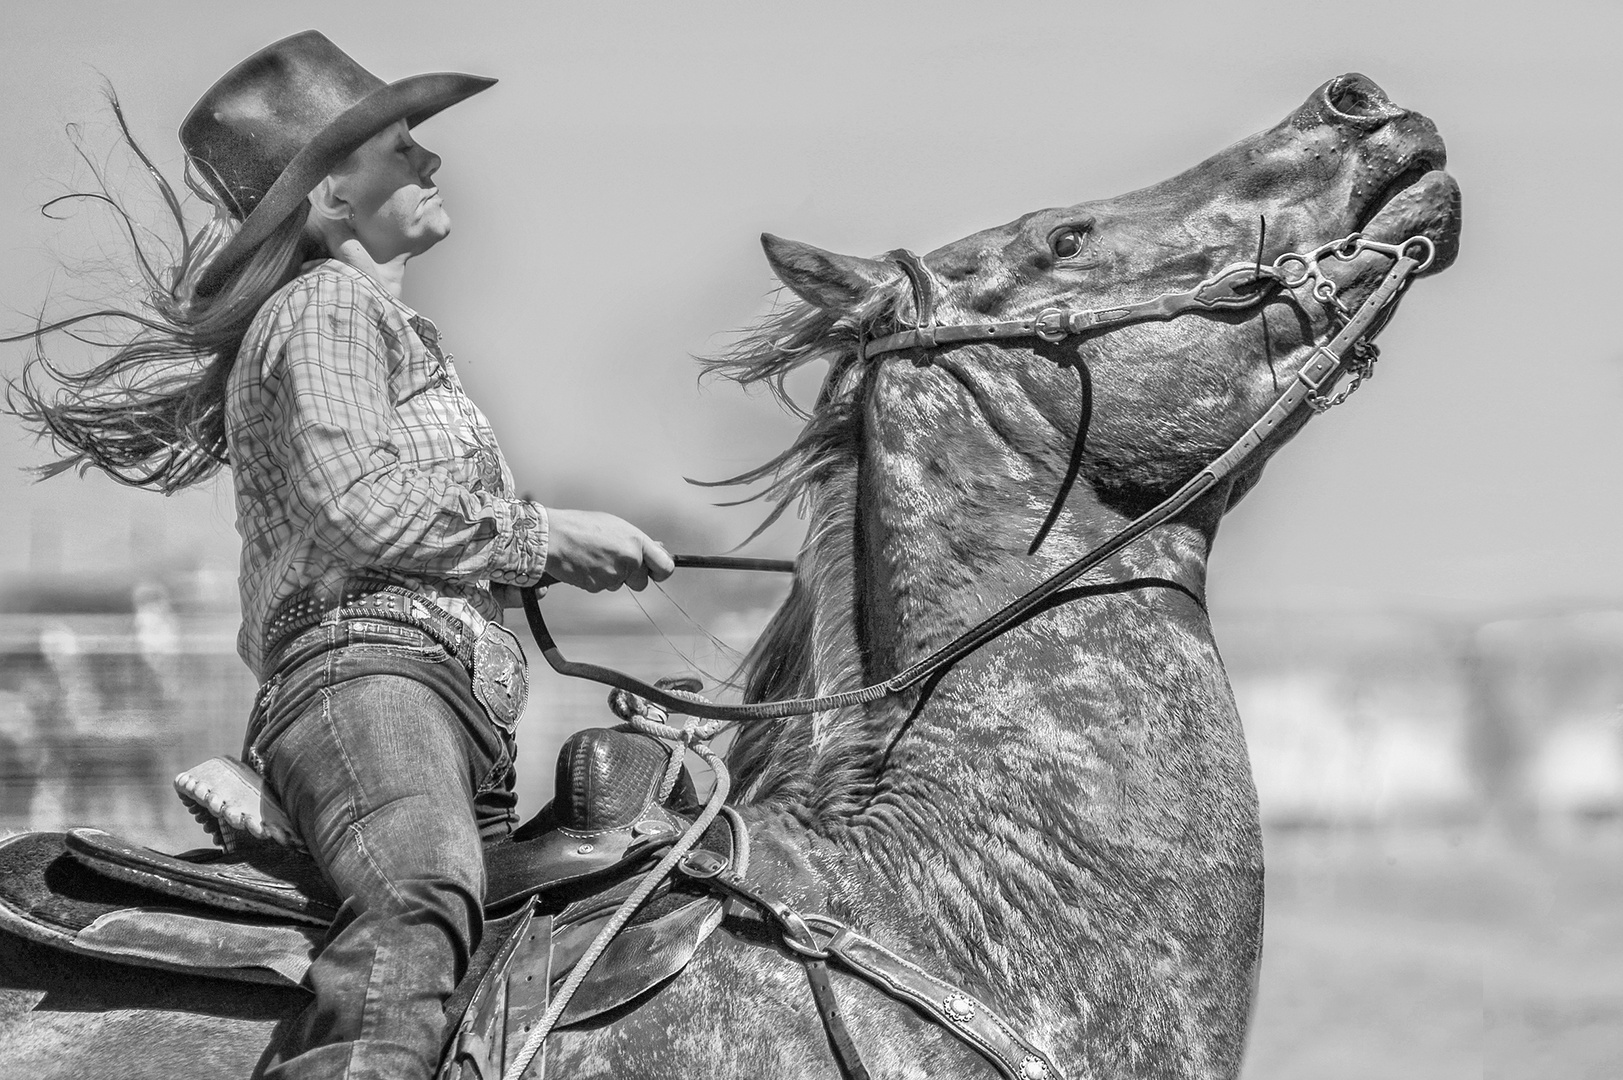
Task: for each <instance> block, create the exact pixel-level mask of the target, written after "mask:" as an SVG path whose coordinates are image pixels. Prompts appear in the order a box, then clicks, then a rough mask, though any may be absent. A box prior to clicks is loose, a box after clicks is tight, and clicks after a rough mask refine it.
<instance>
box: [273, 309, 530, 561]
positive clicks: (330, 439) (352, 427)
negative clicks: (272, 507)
mask: <svg viewBox="0 0 1623 1080" xmlns="http://www.w3.org/2000/svg"><path fill="white" fill-rule="evenodd" d="M382 314H383V313H382V304H381V302H380V301H379V300H378V299H377V298H376V297H373V296H371V295H369V294H367V293H365V292H363V291H362V290H361V289H360V288H359V287H358V286H357V285H356V283H354V282H352V281H349V280H347V279H345V278H342V277H328V278H326V280H324V281H322V282H321V283H320V284H319V285H318V286H317V287H316V288H315V289H314V290H313V291H312V293H311V294H310V295H309V297H308V302H307V303H305V304H304V305H303V307H302V310H300V309H299V308H298V307H297V306H296V305H295V306H294V307H292V308H291V309H290V310H289V312H288V315H289V317H290V319H291V327H290V332H289V333H288V336H287V337H286V339H285V341H284V343H283V345H282V348H281V350H280V351H281V355H280V357H279V360H280V363H279V364H278V365H277V367H278V376H277V377H278V380H279V382H280V386H279V387H278V391H277V393H278V397H279V398H280V399H281V402H282V406H283V411H284V415H285V417H286V420H287V431H288V438H289V447H290V451H291V458H292V460H291V462H290V464H291V473H292V487H293V498H294V501H295V504H296V505H297V506H298V507H299V508H300V510H301V512H302V513H303V514H304V515H305V520H306V521H307V522H308V523H309V525H308V527H309V528H310V530H311V532H312V536H311V540H312V541H313V542H314V543H315V545H316V546H317V547H319V548H321V549H322V550H324V551H326V552H328V553H329V554H331V555H332V556H333V557H334V558H336V559H338V560H340V561H342V562H345V563H347V564H349V565H352V566H355V567H357V568H365V567H380V568H389V569H396V570H400V571H402V572H406V573H421V574H428V575H434V576H440V577H471V578H476V579H478V578H488V579H490V580H492V581H497V582H502V583H506V584H516V585H528V584H533V583H535V582H536V581H539V580H540V578H541V575H542V572H543V570H544V568H545V566H546V561H547V540H548V529H547V514H546V511H545V509H543V508H542V507H541V505H540V504H539V503H535V502H531V501H529V500H525V499H512V498H505V497H503V496H502V495H500V494H498V493H494V492H491V491H490V490H488V488H487V487H486V486H485V485H483V484H481V483H480V478H481V477H480V470H479V467H478V464H477V463H476V461H474V460H473V459H470V458H456V457H453V458H450V459H449V460H435V461H424V460H418V459H416V458H415V457H413V456H412V455H403V454H402V453H401V449H400V446H401V443H402V441H403V439H404V438H406V437H407V436H406V435H403V434H402V433H400V432H396V431H394V430H393V425H394V424H395V421H396V416H397V414H396V411H395V408H394V405H393V402H392V401H391V399H390V391H389V345H388V341H387V338H386V337H385V333H384V329H383V326H382V325H381V321H380V320H381V319H382Z"/></svg>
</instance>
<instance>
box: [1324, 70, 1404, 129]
mask: <svg viewBox="0 0 1623 1080" xmlns="http://www.w3.org/2000/svg"><path fill="white" fill-rule="evenodd" d="M1324 100H1325V102H1326V103H1327V104H1328V105H1329V106H1330V108H1331V109H1332V110H1334V111H1335V112H1338V113H1340V114H1341V115H1342V116H1346V117H1348V118H1350V119H1354V120H1376V119H1379V118H1381V117H1383V116H1391V115H1393V114H1395V113H1396V112H1397V111H1398V110H1397V109H1396V108H1395V107H1394V106H1393V104H1392V101H1391V99H1390V98H1388V97H1387V96H1386V94H1385V92H1383V91H1382V90H1381V88H1380V87H1379V86H1376V85H1375V82H1374V80H1372V79H1370V78H1368V77H1366V76H1363V75H1360V74H1358V73H1357V72H1353V73H1352V74H1350V75H1343V76H1341V77H1340V78H1339V79H1334V80H1332V81H1331V83H1330V85H1329V86H1327V87H1325V88H1324Z"/></svg>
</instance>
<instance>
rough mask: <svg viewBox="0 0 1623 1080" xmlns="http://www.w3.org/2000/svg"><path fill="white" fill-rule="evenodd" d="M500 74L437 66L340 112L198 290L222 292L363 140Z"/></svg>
mask: <svg viewBox="0 0 1623 1080" xmlns="http://www.w3.org/2000/svg"><path fill="white" fill-rule="evenodd" d="M495 83H496V80H495V79H490V78H486V77H484V76H482V75H464V74H461V73H459V72H453V71H436V72H430V73H428V74H425V75H412V76H410V77H408V78H404V79H401V80H399V81H398V82H392V83H387V84H385V85H383V86H380V87H378V88H377V89H376V90H374V91H372V92H371V93H369V94H367V95H366V96H365V97H364V98H362V99H361V100H360V101H357V102H356V103H355V104H354V105H352V106H350V107H349V108H348V109H346V110H345V111H344V112H342V113H340V114H339V115H338V116H337V117H335V118H334V119H333V121H332V122H331V123H330V124H328V125H327V126H326V127H325V128H323V129H322V130H321V131H320V132H318V133H317V134H316V136H315V137H314V138H312V139H311V140H310V141H309V142H308V143H306V144H305V145H304V147H303V148H302V149H301V150H299V152H298V153H297V154H295V155H294V157H293V159H292V160H291V161H289V162H288V163H287V166H286V167H285V168H283V169H282V172H281V174H280V175H279V176H277V178H276V180H275V182H274V183H272V184H271V186H270V188H269V189H267V190H266V192H265V194H264V196H263V197H262V198H261V199H260V200H259V202H258V204H257V205H255V206H254V208H253V210H252V211H250V212H249V214H248V216H247V217H246V218H245V219H243V222H242V227H241V228H240V229H239V230H238V231H237V233H236V235H234V236H233V237H232V238H231V239H230V240H229V241H227V243H226V244H225V246H224V247H223V248H221V249H220V252H219V254H218V255H216V256H215V257H214V258H213V259H211V260H209V264H208V266H207V267H206V268H205V269H204V271H203V273H202V275H200V276H199V278H198V281H197V295H199V296H208V295H211V294H213V293H214V292H216V291H217V290H218V289H219V288H220V286H221V285H222V284H223V283H224V281H225V279H226V277H228V276H229V275H230V274H231V272H232V271H234V270H236V269H237V268H238V267H239V266H241V265H242V263H243V262H244V261H245V260H246V259H247V258H248V256H249V255H251V254H252V253H253V252H254V251H255V250H256V249H257V248H258V247H259V245H260V244H262V243H264V242H265V239H266V238H267V237H269V236H270V234H271V233H272V232H274V231H275V229H276V227H277V226H278V225H280V224H281V223H282V222H283V221H285V220H287V216H288V215H289V214H291V213H293V211H294V210H296V209H298V206H299V204H300V203H301V202H303V201H304V199H305V197H306V196H308V195H309V194H310V192H312V191H314V190H315V188H316V185H317V184H319V183H321V181H322V180H323V179H324V178H325V177H326V176H327V175H328V174H329V173H331V172H332V171H333V169H335V168H336V167H338V165H340V164H342V162H343V161H344V159H345V158H347V157H349V155H350V154H353V153H354V152H355V151H356V150H357V149H358V148H359V147H360V146H361V144H362V143H364V142H366V140H368V139H370V138H371V137H372V136H374V135H376V134H377V133H378V132H380V131H382V130H383V129H384V128H386V127H388V126H389V125H390V124H392V123H394V122H395V121H397V120H404V121H405V122H406V124H407V125H408V126H410V127H415V126H417V125H418V124H420V123H422V122H423V121H424V120H427V119H428V118H429V117H431V116H433V115H434V114H435V113H438V112H440V111H441V110H443V109H447V108H449V107H450V106H452V105H455V104H456V103H457V102H459V101H462V100H464V99H466V98H469V97H472V96H473V95H474V94H477V93H479V92H480V91H481V90H486V89H489V88H490V87H491V86H494V85H495Z"/></svg>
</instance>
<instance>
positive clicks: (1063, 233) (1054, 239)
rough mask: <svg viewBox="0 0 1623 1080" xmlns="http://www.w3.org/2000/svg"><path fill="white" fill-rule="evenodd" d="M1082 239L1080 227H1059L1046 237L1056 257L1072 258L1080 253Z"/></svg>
mask: <svg viewBox="0 0 1623 1080" xmlns="http://www.w3.org/2000/svg"><path fill="white" fill-rule="evenodd" d="M1083 239H1084V237H1083V234H1082V230H1081V229H1061V230H1060V231H1059V232H1057V233H1055V234H1054V235H1053V236H1050V237H1049V238H1048V247H1049V250H1051V251H1053V253H1054V255H1055V256H1056V257H1057V258H1061V259H1074V258H1076V257H1077V256H1078V255H1080V254H1082V242H1083Z"/></svg>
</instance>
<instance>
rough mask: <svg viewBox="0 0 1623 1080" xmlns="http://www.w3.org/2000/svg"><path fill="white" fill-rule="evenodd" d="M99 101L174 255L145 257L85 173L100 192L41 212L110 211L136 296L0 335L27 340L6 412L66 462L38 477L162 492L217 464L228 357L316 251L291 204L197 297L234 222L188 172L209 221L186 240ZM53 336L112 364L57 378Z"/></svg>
mask: <svg viewBox="0 0 1623 1080" xmlns="http://www.w3.org/2000/svg"><path fill="white" fill-rule="evenodd" d="M108 102H109V104H110V105H111V107H112V110H113V115H114V117H115V118H116V119H117V121H118V128H119V131H120V133H121V135H122V139H123V142H124V144H125V145H126V146H128V147H129V149H130V151H131V153H133V154H134V155H135V157H136V158H137V159H138V160H139V162H140V163H141V165H142V166H143V167H144V168H145V169H146V172H147V174H148V175H149V176H150V177H151V178H152V180H153V183H154V184H155V185H156V187H157V191H158V194H159V195H160V196H161V198H162V200H163V204H164V207H165V208H166V210H167V216H168V218H169V219H170V223H172V224H173V226H174V228H175V230H176V233H177V235H178V245H177V246H178V251H177V250H175V249H174V248H166V249H165V252H164V257H163V258H161V259H155V258H154V257H153V256H152V254H151V253H149V251H148V250H147V249H146V247H144V246H143V242H142V238H141V230H139V229H138V228H137V226H136V224H135V222H134V221H133V220H132V218H131V216H130V214H129V213H128V212H127V211H126V210H125V209H124V206H123V204H122V203H121V202H120V201H119V199H118V198H117V197H116V196H115V195H114V194H113V193H112V192H111V191H109V190H108V185H107V183H106V181H105V179H104V178H103V176H102V175H101V172H100V171H99V170H98V169H96V168H95V166H94V164H92V172H93V173H94V175H95V178H96V181H97V188H98V189H99V190H96V191H87V192H79V193H76V194H73V195H64V196H62V197H60V198H57V199H53V200H51V201H50V202H48V203H46V204H45V206H44V207H43V210H44V211H45V212H46V213H47V214H49V213H50V211H51V208H52V207H53V206H54V205H56V204H57V203H60V202H63V201H64V200H70V199H90V200H94V201H97V202H101V203H104V204H106V205H107V206H110V207H111V208H112V210H113V212H114V214H115V215H116V217H117V219H118V220H119V222H120V223H121V224H122V226H123V232H124V233H125V234H126V235H127V237H128V239H129V243H130V246H131V248H132V249H133V253H134V258H133V262H134V266H135V269H136V272H137V274H138V277H139V287H140V288H141V289H142V290H143V291H144V293H145V295H144V296H142V297H141V299H140V302H139V303H138V304H137V305H135V306H134V307H133V309H132V308H126V307H116V306H115V307H103V308H98V309H96V310H93V311H87V312H83V313H81V314H78V315H73V316H70V317H68V318H64V319H57V320H54V321H45V320H44V319H41V320H40V321H39V322H38V323H37V324H36V326H35V327H34V329H33V330H32V331H30V332H29V333H26V334H20V335H17V336H14V337H9V338H0V341H23V340H27V339H30V338H31V339H32V340H33V342H34V349H33V355H32V356H31V357H30V358H29V360H28V362H27V363H26V364H25V366H24V367H23V370H22V372H21V374H20V375H19V376H18V377H17V378H15V379H8V380H7V381H6V408H7V409H8V410H9V411H10V412H12V413H13V414H14V415H16V416H18V417H20V418H21V419H22V420H23V422H24V423H25V424H26V425H28V426H29V427H30V428H32V429H33V430H34V431H36V432H37V433H39V434H40V435H41V436H42V437H47V438H49V439H50V440H51V443H52V445H53V446H55V447H56V448H57V449H58V450H59V451H61V452H63V453H64V454H65V455H66V456H64V457H63V458H61V459H60V460H58V461H55V462H53V463H51V464H49V465H45V466H42V467H41V468H40V469H39V473H40V476H41V478H42V479H43V478H44V477H47V476H54V475H56V474H57V473H60V472H65V471H66V470H68V469H75V468H76V469H78V471H79V472H80V474H81V475H82V474H84V473H85V472H88V471H89V470H90V469H92V468H96V469H100V470H101V471H102V472H104V473H106V474H107V475H108V476H111V477H112V478H113V479H114V480H117V481H118V482H119V483H122V484H128V485H130V486H132V487H141V488H150V489H152V490H154V491H161V492H163V493H165V494H170V493H172V492H175V491H179V490H180V489H181V488H184V487H187V486H189V485H191V484H195V483H198V482H199V481H202V480H206V479H207V478H208V477H210V476H212V475H214V474H215V473H216V472H218V471H219V469H220V467H221V466H222V465H226V464H228V461H227V454H226V434H225V391H226V383H227V380H228V379H229V378H230V375H231V368H232V366H233V365H234V364H235V363H236V359H237V350H238V349H239V348H240V347H241V345H242V339H243V336H244V335H245V334H246V333H247V332H248V327H249V324H250V323H252V322H253V318H254V315H255V314H256V313H257V312H258V311H259V309H260V307H261V306H262V305H263V304H264V303H265V301H266V300H268V299H269V298H270V297H271V295H272V294H273V293H275V292H276V290H278V289H280V288H281V287H282V286H283V285H285V284H287V282H289V281H290V280H292V279H293V278H294V277H295V276H296V275H297V274H298V271H299V266H300V264H301V263H303V262H304V261H305V260H306V259H308V258H310V257H311V256H312V255H315V254H317V253H318V252H319V242H317V241H314V240H312V239H310V238H309V237H308V236H307V235H306V233H305V222H306V219H307V218H308V210H309V207H308V204H303V203H301V204H300V208H299V210H298V211H297V212H296V213H294V214H292V215H290V216H289V217H288V218H287V220H286V221H283V222H282V223H281V225H279V226H278V227H277V229H276V231H275V232H273V233H272V234H271V235H270V237H269V238H267V239H266V240H265V242H264V243H263V244H261V245H260V246H259V248H258V249H257V250H256V251H255V252H254V253H253V255H251V256H250V257H249V258H248V259H247V261H246V262H245V263H244V264H243V266H242V267H241V269H239V270H237V271H235V272H233V273H232V274H231V275H230V276H229V277H228V278H227V279H226V280H225V282H224V284H223V285H221V286H220V288H219V289H218V290H216V291H215V292H214V293H212V294H211V295H209V296H206V297H202V296H197V295H196V293H195V286H196V282H197V279H198V276H199V274H200V273H201V272H202V270H203V268H204V267H205V266H206V265H207V264H208V262H209V260H210V259H211V258H213V256H214V255H215V254H216V253H218V252H219V250H220V249H221V248H222V247H223V246H224V245H225V243H226V241H227V240H229V239H230V238H231V236H232V235H234V234H235V232H236V230H237V229H238V228H239V227H240V222H239V221H238V220H237V219H236V218H235V217H234V216H233V215H232V214H230V213H229V212H227V211H226V210H225V209H224V208H222V207H220V205H219V203H218V201H217V197H216V196H214V195H213V194H212V193H211V192H209V191H208V190H207V188H206V187H204V185H202V184H201V183H199V182H198V181H197V179H196V178H195V177H194V176H193V175H192V174H191V172H190V170H188V171H187V173H186V177H185V179H186V186H187V188H188V189H190V190H191V192H192V193H193V194H195V195H197V196H198V197H199V198H202V199H204V200H206V201H207V202H209V203H210V204H212V205H213V206H214V207H215V214H214V219H213V220H212V221H210V222H209V223H207V224H206V225H204V226H203V227H202V228H201V229H199V230H197V231H196V232H195V233H194V232H192V231H191V230H190V229H189V228H188V226H187V223H186V217H185V213H184V210H183V208H182V205H181V201H180V199H179V198H178V197H177V196H176V193H175V190H174V188H173V187H172V186H171V185H170V183H169V181H168V180H167V179H166V178H165V177H164V176H163V174H162V173H161V172H160V171H159V170H158V168H157V166H155V165H154V164H153V163H152V160H151V159H150V158H149V157H148V156H147V155H146V153H145V151H143V150H142V149H141V147H140V146H139V145H138V144H137V143H136V141H135V138H134V137H133V136H132V135H131V134H130V129H129V125H128V124H127V123H126V122H125V119H124V111H123V109H122V108H121V107H120V106H119V102H118V98H117V96H116V95H114V94H113V93H112V92H111V91H110V90H109V92H108ZM81 156H83V152H82V151H81ZM86 160H87V161H88V160H89V159H88V158H86ZM160 267H161V268H160ZM109 320H110V321H111V322H113V323H114V324H117V325H122V326H125V327H128V328H131V329H129V330H126V331H123V332H121V333H120V334H118V335H115V340H112V341H106V340H96V339H94V338H91V337H87V336H85V334H84V333H83V331H82V330H76V329H75V328H78V327H82V326H84V325H85V324H91V325H103V324H105V323H106V322H107V321H109ZM57 333H60V334H64V335H66V336H68V337H70V338H72V339H73V340H76V341H79V342H82V343H86V344H89V345H91V346H93V347H95V348H97V349H105V350H110V351H111V355H109V356H107V358H106V359H105V360H102V361H101V362H100V363H98V364H96V365H95V366H93V367H91V368H90V369H89V370H87V371H83V372H72V371H67V370H64V369H63V368H62V367H60V366H58V365H57V364H56V363H54V362H53V361H52V360H51V358H50V357H49V356H47V355H46V352H45V344H46V341H47V339H48V338H49V337H50V336H51V335H52V334H57Z"/></svg>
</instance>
